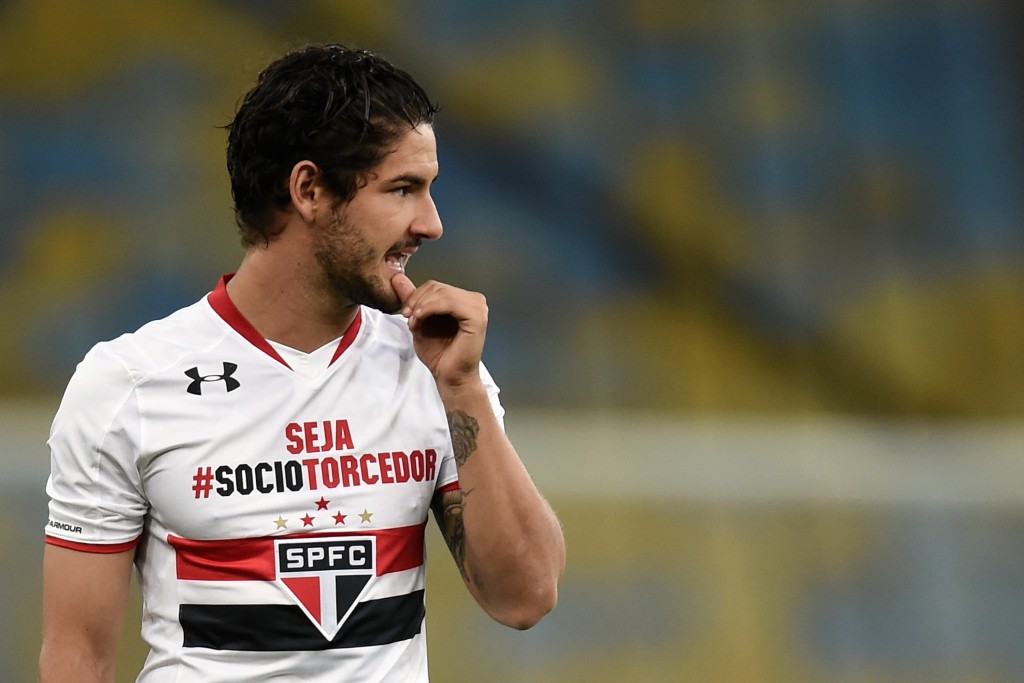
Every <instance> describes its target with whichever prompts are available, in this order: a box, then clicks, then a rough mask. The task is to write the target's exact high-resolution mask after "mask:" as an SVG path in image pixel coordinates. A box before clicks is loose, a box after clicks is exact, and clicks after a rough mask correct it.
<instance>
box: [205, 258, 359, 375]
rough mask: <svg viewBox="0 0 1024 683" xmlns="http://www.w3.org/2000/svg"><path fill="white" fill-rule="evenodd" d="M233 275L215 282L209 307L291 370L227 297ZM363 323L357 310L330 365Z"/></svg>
mask: <svg viewBox="0 0 1024 683" xmlns="http://www.w3.org/2000/svg"><path fill="white" fill-rule="evenodd" d="M234 275H235V274H234V273H228V274H226V275H224V276H222V277H221V279H220V281H219V282H217V286H216V287H214V289H213V291H212V292H210V293H209V295H207V297H206V300H207V301H209V302H210V307H211V308H213V310H214V311H216V313H217V315H219V316H220V317H221V318H223V319H224V322H226V323H227V324H228V325H230V326H231V328H232V329H233V330H235V332H238V334H240V335H242V336H243V337H245V339H246V340H247V341H248V342H249V343H250V344H252V345H253V346H255V347H256V348H257V349H259V350H260V351H262V352H263V353H265V354H267V355H268V356H270V357H271V358H273V359H274V360H276V361H277V362H278V363H280V364H281V365H283V366H285V367H286V368H291V366H290V365H288V363H286V362H285V360H284V358H281V354H279V353H278V352H277V350H276V349H275V348H274V347H273V346H272V345H271V344H270V342H268V341H267V339H266V337H264V336H263V335H262V334H260V332H259V330H257V329H256V328H255V327H253V326H252V323H250V322H249V321H248V320H246V319H245V316H244V315H242V313H241V311H239V310H238V308H236V307H235V304H234V302H233V301H231V297H229V296H228V281H230V280H231V278H232V277H234ZM362 323H363V309H362V308H359V309H357V310H356V317H355V320H353V321H352V324H351V325H349V326H348V329H347V330H345V334H343V335H342V336H341V339H340V340H339V341H338V348H336V349H335V350H334V355H333V356H332V357H331V364H333V363H334V361H336V360H338V358H340V357H341V354H342V353H344V352H345V349H347V348H348V347H350V346H351V345H352V342H353V341H355V338H356V335H357V334H358V333H359V328H360V327H361V326H362Z"/></svg>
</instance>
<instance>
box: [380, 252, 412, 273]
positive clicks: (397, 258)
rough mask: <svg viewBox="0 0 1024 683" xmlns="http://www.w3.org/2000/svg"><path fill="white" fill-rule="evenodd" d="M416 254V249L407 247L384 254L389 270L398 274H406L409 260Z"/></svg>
mask: <svg viewBox="0 0 1024 683" xmlns="http://www.w3.org/2000/svg"><path fill="white" fill-rule="evenodd" d="M415 253H416V247H407V248H404V249H392V250H391V251H389V252H388V253H386V254H384V263H385V264H387V266H388V267H389V268H391V269H392V270H394V271H395V272H398V273H404V272H405V266H406V264H407V263H409V259H410V258H412V255H413V254H415Z"/></svg>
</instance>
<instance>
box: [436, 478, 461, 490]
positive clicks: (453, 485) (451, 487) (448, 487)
mask: <svg viewBox="0 0 1024 683" xmlns="http://www.w3.org/2000/svg"><path fill="white" fill-rule="evenodd" d="M458 489H459V480H458V479H456V480H455V481H453V482H449V483H447V484H445V485H444V486H440V487H438V489H437V493H450V492H452V491H457V490H458Z"/></svg>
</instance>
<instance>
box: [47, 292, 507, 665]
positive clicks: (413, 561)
mask: <svg viewBox="0 0 1024 683" xmlns="http://www.w3.org/2000/svg"><path fill="white" fill-rule="evenodd" d="M226 282H227V278H225V279H223V280H222V281H221V282H220V283H219V284H218V286H217V288H216V289H215V290H214V291H213V292H212V293H211V294H210V295H209V296H207V297H205V298H204V299H203V300H201V301H199V302H197V303H195V304H193V305H191V306H189V307H187V308H184V309H181V310H179V311H178V312H176V313H174V314H172V315H171V316H169V317H167V318H164V319H163V320H158V321H155V322H152V323H150V324H148V325H145V326H144V327H142V328H141V329H140V330H138V331H137V332H135V333H134V334H128V335H124V336H122V337H120V338H118V339H116V340H114V341H111V342H106V343H102V344H98V345H97V346H95V347H94V348H93V349H92V350H91V351H90V352H89V354H88V355H87V356H86V357H85V359H84V360H83V361H82V363H81V364H80V365H79V366H78V369H77V370H76V372H75V375H74V377H73V378H72V380H71V382H70V383H69V385H68V388H67V391H66V393H65V396H64V399H63V401H62V402H61V405H60V408H59V410H58V411H57V414H56V417H55V418H54V422H53V427H52V429H51V433H50V439H49V445H50V449H51V474H50V478H49V481H48V483H47V493H48V494H49V496H50V517H49V522H48V524H47V541H48V542H49V543H53V544H56V545H61V546H65V547H70V548H74V549H76V550H83V551H90V552H115V551H119V550H126V549H130V548H132V547H136V548H137V550H136V552H137V554H136V560H135V561H136V565H137V568H138V573H139V577H140V583H141V586H142V591H143V596H144V599H145V613H144V615H143V625H142V633H143V637H144V638H145V640H146V642H147V643H148V644H149V646H150V654H149V657H148V658H147V660H146V664H145V667H144V668H143V671H142V673H141V674H140V676H139V680H140V681H145V682H146V683H161V682H164V681H175V682H177V683H184V682H186V681H202V682H203V683H213V682H215V681H260V680H278V678H280V680H294V681H385V680H386V681H403V682H406V681H425V680H427V661H426V658H427V649H426V642H425V631H424V614H425V609H424V587H425V582H424V578H425V577H424V573H425V567H424V528H425V525H426V521H427V511H428V509H429V506H430V502H431V499H432V497H433V496H434V494H435V492H437V491H439V490H447V489H448V488H453V487H456V486H458V479H457V473H456V467H455V462H454V458H453V455H452V446H451V440H450V437H449V434H448V426H447V420H446V417H445V414H444V408H443V406H442V404H441V401H440V398H439V397H438V395H437V390H436V388H435V384H434V381H433V378H432V377H431V374H430V372H429V371H428V370H427V368H426V367H425V366H424V365H423V364H422V363H421V362H420V361H419V360H418V358H417V357H416V355H415V353H414V351H413V348H412V338H411V334H410V332H409V330H408V327H407V325H406V322H405V320H404V319H403V318H401V317H400V316H390V315H384V314H382V313H380V312H379V311H376V310H373V309H368V308H362V309H361V310H360V311H359V314H358V315H357V317H356V319H355V321H354V322H353V324H352V326H351V327H350V328H349V330H348V331H347V332H346V333H345V335H344V336H343V337H342V338H341V340H340V341H339V342H338V343H337V345H336V346H333V345H332V348H328V349H327V353H328V354H329V355H328V357H326V358H324V359H323V363H322V365H321V366H320V367H319V368H315V369H313V370H309V369H308V368H307V370H306V371H305V372H297V371H296V369H294V368H293V367H292V366H291V365H290V364H289V363H288V362H287V360H286V359H285V358H286V357H285V356H283V355H282V353H281V351H282V350H281V349H279V348H275V347H274V346H273V345H272V344H270V343H269V342H268V341H267V340H266V339H264V338H263V337H262V336H261V335H260V334H259V333H258V332H257V331H256V330H255V329H254V328H253V327H252V326H251V325H250V324H249V323H248V322H247V321H246V320H245V319H244V318H243V317H242V316H241V314H240V313H239V312H238V310H237V309H236V308H235V307H234V305H233V304H232V303H231V301H230V299H229V298H228V296H227V290H226V287H225V285H226ZM301 355H302V354H293V356H294V357H298V356H301ZM294 357H293V362H294V360H295V358H294ZM316 357H317V354H316V353H314V354H312V355H310V356H308V358H310V359H314V358H316ZM483 374H484V378H485V383H486V384H487V387H488V393H489V394H490V396H491V401H492V405H493V406H494V409H495V412H496V414H497V415H498V416H499V420H500V419H501V416H502V412H501V407H500V404H499V403H498V400H497V387H495V386H494V383H493V381H492V380H491V379H490V377H489V375H487V373H486V371H483Z"/></svg>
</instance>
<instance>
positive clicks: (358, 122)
mask: <svg viewBox="0 0 1024 683" xmlns="http://www.w3.org/2000/svg"><path fill="white" fill-rule="evenodd" d="M437 111H438V108H437V106H436V105H435V104H433V103H432V102H431V101H430V98H429V97H428V96H427V93H426V91H425V90H424V89H423V87H422V86H420V85H419V84H418V83H417V82H416V81H415V80H413V78H412V76H410V75H409V74H407V73H406V72H405V71H402V70H401V69H398V68H396V67H395V66H394V65H392V64H391V63H390V62H388V61H387V60H386V59H384V58H382V57H380V56H378V55H376V54H373V53H372V52H370V51H368V50H353V49H349V48H347V47H344V46H342V45H334V44H330V45H310V46H307V47H304V48H301V49H299V50H295V51H293V52H289V53H288V54H285V55H284V56H282V57H280V58H279V59H277V60H276V61H274V62H273V63H271V64H270V65H269V66H268V67H267V68H266V69H264V70H263V71H262V72H261V73H260V75H259V79H258V80H257V83H256V85H255V86H254V87H253V88H252V90H250V91H249V92H248V93H247V94H246V95H245V98H244V100H243V101H242V104H241V105H240V106H239V108H238V111H237V113H236V114H235V118H234V120H233V121H232V122H231V123H230V124H229V125H228V126H226V127H227V129H228V150H227V161H228V175H229V176H230V177H231V196H232V197H233V198H234V202H235V222H236V223H238V228H239V230H240V231H241V235H242V243H243V244H245V245H247V246H252V245H255V244H257V243H260V242H262V243H264V244H269V242H270V240H271V239H273V238H274V237H275V236H276V235H277V234H278V233H279V232H280V230H281V229H282V226H275V225H274V217H275V214H276V212H277V211H279V210H282V209H284V208H285V207H287V206H288V204H289V203H290V201H291V196H290V193H289V190H288V178H289V176H290V175H291V171H292V168H293V167H294V166H295V164H296V163H298V162H299V161H303V160H309V161H312V162H313V163H315V164H316V165H317V166H318V167H319V168H320V171H321V172H322V173H323V178H324V182H325V184H326V185H327V188H328V189H329V190H330V191H331V193H332V194H334V195H336V197H337V198H338V201H339V202H347V201H348V200H350V199H352V197H353V196H354V195H355V193H356V191H357V190H358V189H359V187H360V186H361V184H362V183H364V182H365V174H366V172H367V171H369V170H370V169H371V168H373V167H374V166H376V165H377V163H378V162H379V161H380V160H381V159H383V158H384V157H385V156H386V155H387V154H388V152H390V151H391V149H392V148H393V145H394V144H395V143H396V142H397V140H398V139H399V138H400V137H401V136H402V135H403V133H404V131H405V130H408V129H410V128H415V127H416V126H418V125H420V124H423V123H433V121H434V114H436V113H437Z"/></svg>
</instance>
